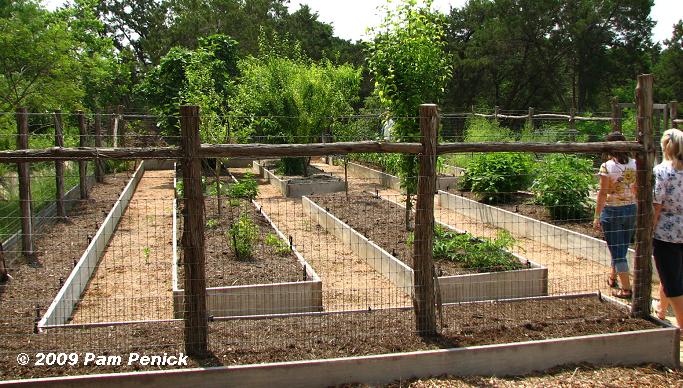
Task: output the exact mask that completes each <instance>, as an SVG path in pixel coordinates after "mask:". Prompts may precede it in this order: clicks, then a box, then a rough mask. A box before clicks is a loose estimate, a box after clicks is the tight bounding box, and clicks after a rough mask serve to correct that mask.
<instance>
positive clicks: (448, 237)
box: [433, 226, 522, 272]
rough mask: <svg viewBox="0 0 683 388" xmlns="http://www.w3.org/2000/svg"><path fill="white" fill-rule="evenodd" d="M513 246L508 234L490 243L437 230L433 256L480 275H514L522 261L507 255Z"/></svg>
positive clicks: (500, 234)
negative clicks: (498, 273)
mask: <svg viewBox="0 0 683 388" xmlns="http://www.w3.org/2000/svg"><path fill="white" fill-rule="evenodd" d="M514 243H515V239H514V238H513V237H512V235H510V233H509V232H508V231H506V230H501V231H499V232H498V235H497V236H496V238H495V239H494V240H488V239H480V238H477V237H474V236H472V235H471V234H469V233H457V232H455V231H451V230H447V229H445V228H442V227H438V226H437V227H436V228H435V229H434V248H433V252H434V253H433V254H434V258H435V259H442V260H451V261H457V262H459V263H461V264H462V265H463V267H464V268H468V269H475V270H477V271H479V272H496V271H511V270H516V269H520V268H522V264H521V263H520V262H519V260H517V258H516V257H515V256H514V255H513V254H511V253H510V252H508V251H506V249H509V248H512V246H513V245H514Z"/></svg>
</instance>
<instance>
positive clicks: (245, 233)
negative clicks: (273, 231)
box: [228, 213, 259, 260]
mask: <svg viewBox="0 0 683 388" xmlns="http://www.w3.org/2000/svg"><path fill="white" fill-rule="evenodd" d="M258 233H259V230H258V226H256V224H255V223H254V221H252V220H251V217H249V215H248V214H244V213H243V214H240V216H239V218H238V220H237V222H235V223H234V224H232V225H231V226H230V229H228V238H229V240H230V243H231V244H232V248H233V250H234V251H235V256H236V257H237V259H238V260H247V259H250V258H251V257H252V253H253V250H254V244H255V243H256V241H257V240H258Z"/></svg>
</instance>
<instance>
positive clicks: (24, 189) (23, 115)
mask: <svg viewBox="0 0 683 388" xmlns="http://www.w3.org/2000/svg"><path fill="white" fill-rule="evenodd" d="M17 149H18V150H25V149H28V112H27V111H26V108H17ZM17 170H18V173H19V205H20V207H21V246H22V253H23V255H24V257H26V258H27V259H28V260H29V262H33V260H34V259H35V257H34V256H35V254H34V250H33V214H32V209H31V207H32V206H31V166H30V164H29V163H26V162H23V163H17Z"/></svg>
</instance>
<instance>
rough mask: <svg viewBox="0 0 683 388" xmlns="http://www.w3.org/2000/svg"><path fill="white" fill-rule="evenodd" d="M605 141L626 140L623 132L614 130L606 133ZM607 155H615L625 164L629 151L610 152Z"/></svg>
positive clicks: (629, 154) (628, 157)
mask: <svg viewBox="0 0 683 388" xmlns="http://www.w3.org/2000/svg"><path fill="white" fill-rule="evenodd" d="M605 141H626V137H625V136H624V134H623V133H621V132H618V131H614V132H610V133H609V134H608V135H607V137H606V138H605ZM609 155H610V156H613V157H615V158H616V159H617V161H618V162H619V163H621V164H626V163H628V161H629V159H631V153H630V152H610V153H609Z"/></svg>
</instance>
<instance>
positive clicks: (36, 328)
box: [33, 304, 40, 334]
mask: <svg viewBox="0 0 683 388" xmlns="http://www.w3.org/2000/svg"><path fill="white" fill-rule="evenodd" d="M38 322H40V305H39V304H37V305H36V317H35V318H34V319H33V334H38Z"/></svg>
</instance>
